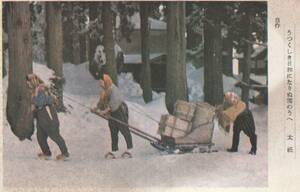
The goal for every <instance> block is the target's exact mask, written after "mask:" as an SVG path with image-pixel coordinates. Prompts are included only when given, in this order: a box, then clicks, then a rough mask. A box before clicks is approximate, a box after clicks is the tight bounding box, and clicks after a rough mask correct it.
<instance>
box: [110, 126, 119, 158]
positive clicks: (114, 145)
mask: <svg viewBox="0 0 300 192" xmlns="http://www.w3.org/2000/svg"><path fill="white" fill-rule="evenodd" d="M108 125H109V130H110V135H111V150H112V152H116V151H118V150H119V147H118V142H119V138H118V133H119V128H117V126H116V123H115V122H113V121H112V120H109V122H108Z"/></svg>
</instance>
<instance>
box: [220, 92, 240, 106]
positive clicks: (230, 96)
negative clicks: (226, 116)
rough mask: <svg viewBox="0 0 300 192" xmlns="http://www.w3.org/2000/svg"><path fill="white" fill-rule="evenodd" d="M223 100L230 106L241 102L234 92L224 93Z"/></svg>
mask: <svg viewBox="0 0 300 192" xmlns="http://www.w3.org/2000/svg"><path fill="white" fill-rule="evenodd" d="M224 98H225V101H226V102H228V103H229V104H230V105H236V104H237V103H238V102H239V101H240V100H241V98H240V97H239V96H238V95H237V94H236V93H234V92H226V93H225V95H224Z"/></svg>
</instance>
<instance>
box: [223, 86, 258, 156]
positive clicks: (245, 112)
mask: <svg viewBox="0 0 300 192" xmlns="http://www.w3.org/2000/svg"><path fill="white" fill-rule="evenodd" d="M232 106H235V107H236V108H237V111H240V112H239V114H238V115H237V116H236V117H235V118H234V121H233V138H232V147H231V148H230V149H227V151H228V152H237V151H238V145H239V140H240V132H241V131H243V132H244V133H245V134H246V135H247V136H248V137H249V138H250V143H251V146H252V147H251V150H250V152H249V154H251V155H256V150H257V135H256V134H255V123H254V119H253V115H252V112H251V111H250V110H249V109H248V108H247V107H245V106H246V104H245V103H243V102H242V101H241V99H240V97H239V96H238V95H237V94H236V93H234V92H227V93H225V95H224V108H225V109H226V108H229V107H232ZM238 108H242V110H240V109H238Z"/></svg>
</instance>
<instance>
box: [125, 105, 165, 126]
mask: <svg viewBox="0 0 300 192" xmlns="http://www.w3.org/2000/svg"><path fill="white" fill-rule="evenodd" d="M132 105H135V106H136V104H134V103H132ZM129 108H131V109H132V111H135V112H137V113H139V114H141V115H144V116H146V117H148V118H149V119H151V120H152V121H154V122H156V123H159V122H160V121H158V120H156V119H154V118H153V117H152V116H151V115H149V114H147V113H145V112H142V111H139V110H136V109H134V108H133V107H131V106H129Z"/></svg>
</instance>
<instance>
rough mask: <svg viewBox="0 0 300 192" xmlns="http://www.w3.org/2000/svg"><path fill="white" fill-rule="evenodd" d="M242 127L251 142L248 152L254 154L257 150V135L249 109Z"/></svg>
mask: <svg viewBox="0 0 300 192" xmlns="http://www.w3.org/2000/svg"><path fill="white" fill-rule="evenodd" d="M244 129H245V131H244V132H245V134H246V135H247V136H248V137H249V139H250V143H251V150H250V152H249V154H252V155H255V154H256V150H257V135H256V134H255V123H254V118H253V115H252V112H251V111H249V112H248V115H247V118H245V126H244Z"/></svg>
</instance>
